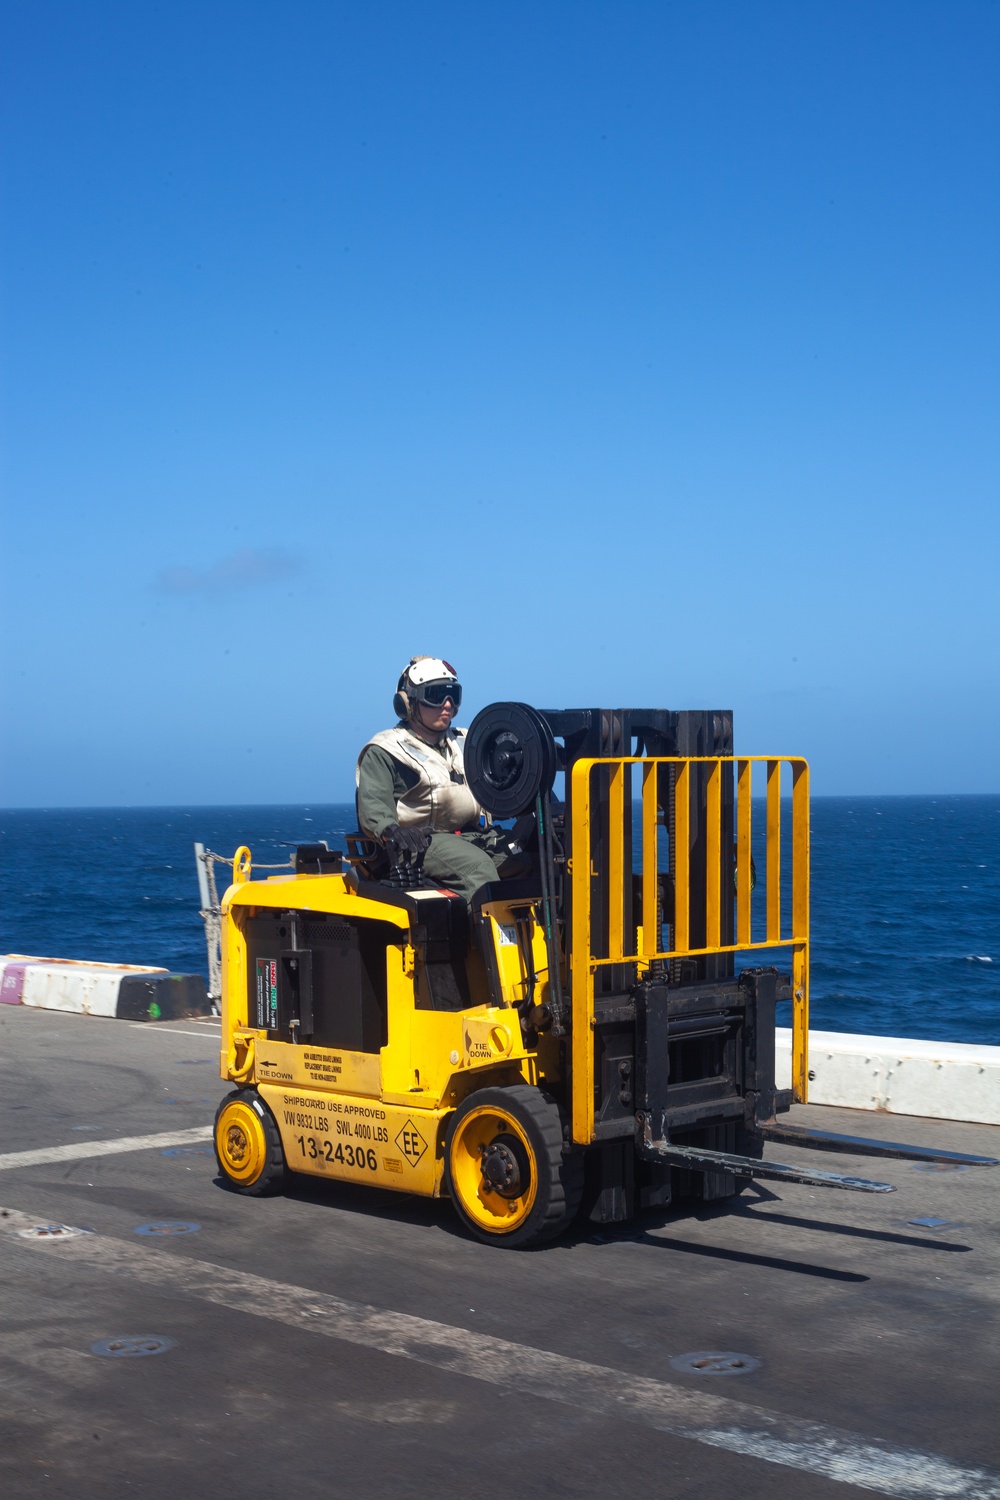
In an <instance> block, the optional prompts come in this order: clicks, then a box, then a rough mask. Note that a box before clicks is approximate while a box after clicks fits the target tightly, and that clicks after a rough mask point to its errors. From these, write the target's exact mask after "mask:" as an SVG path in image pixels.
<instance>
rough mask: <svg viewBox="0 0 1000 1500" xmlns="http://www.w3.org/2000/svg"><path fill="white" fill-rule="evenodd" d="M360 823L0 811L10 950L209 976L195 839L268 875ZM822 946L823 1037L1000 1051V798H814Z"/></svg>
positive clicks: (1, 925) (293, 816) (317, 813)
mask: <svg viewBox="0 0 1000 1500" xmlns="http://www.w3.org/2000/svg"><path fill="white" fill-rule="evenodd" d="M354 826H355V822H354V808H353V805H347V804H339V803H334V804H329V805H326V806H315V807H302V806H289V807H259V806H258V807H174V808H110V809H100V808H85V809H80V810H71V809H65V808H63V809H58V810H53V811H44V810H30V811H29V810H17V811H7V812H3V813H0V952H4V953H6V952H18V953H32V954H39V955H44V956H49V957H59V958H87V959H99V960H103V961H108V962H119V963H142V964H162V965H164V966H166V967H168V968H171V969H174V970H182V971H186V972H200V973H206V972H207V966H206V958H205V945H204V936H203V928H202V923H201V919H200V918H199V916H198V905H199V901H198V884H197V876H196V870H195V862H194V856H193V851H192V844H193V843H194V842H195V841H196V840H199V841H200V842H202V843H204V844H206V845H207V846H208V847H209V848H211V849H213V850H215V851H217V852H218V853H220V854H227V855H230V854H232V852H233V851H234V849H236V847H237V846H238V845H240V844H248V845H249V846H250V848H251V849H252V850H253V854H254V860H255V863H256V864H257V865H258V867H259V866H260V865H261V864H278V863H281V862H283V861H287V860H288V858H289V855H290V853H291V848H292V846H293V845H294V844H296V843H306V842H312V841H314V840H317V839H326V840H327V841H328V842H329V844H330V846H331V847H332V848H337V847H339V848H343V847H344V833H345V831H350V830H351V829H352V828H353V827H354ZM219 879H220V889H221V888H224V887H225V884H226V880H227V877H226V872H225V867H224V866H220V867H219ZM812 939H813V949H812V1005H811V1024H812V1025H813V1027H815V1028H817V1029H820V1030H828V1031H850V1032H861V1033H872V1034H875V1035H881V1036H902V1037H925V1038H928V1039H931V1040H942V1041H958V1042H980V1043H983V1042H985V1043H990V1044H992V1045H1000V796H965V797H819V798H815V799H814V800H813V804H812ZM779 961H780V960H779ZM781 1019H787V1018H782V1017H779V1020H781Z"/></svg>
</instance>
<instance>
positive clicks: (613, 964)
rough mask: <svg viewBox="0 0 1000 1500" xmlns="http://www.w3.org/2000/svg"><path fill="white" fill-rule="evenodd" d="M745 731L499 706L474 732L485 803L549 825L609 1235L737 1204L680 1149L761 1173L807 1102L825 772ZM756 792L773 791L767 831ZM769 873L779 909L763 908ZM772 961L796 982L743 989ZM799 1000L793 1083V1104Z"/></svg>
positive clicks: (472, 773) (714, 1175)
mask: <svg viewBox="0 0 1000 1500" xmlns="http://www.w3.org/2000/svg"><path fill="white" fill-rule="evenodd" d="M732 723H733V720H732V714H731V713H729V712H727V711H723V710H716V711H712V710H693V711H678V712H672V711H669V710H665V709H635V708H632V709H596V708H593V709H561V710H546V709H543V710H532V709H530V708H528V706H527V705H524V704H495V705H492V706H491V707H490V708H488V709H484V710H483V712H482V714H480V715H479V716H478V717H477V718H476V720H475V721H474V722H473V724H472V726H471V727H470V730H469V735H468V740H467V747H466V767H467V772H468V776H469V783H470V787H471V788H472V790H473V792H474V794H475V795H476V797H477V798H478V800H479V801H480V802H481V803H482V804H483V805H484V806H485V807H486V808H487V810H488V811H490V812H492V813H494V814H495V815H497V816H503V815H504V814H505V813H506V814H510V813H520V814H524V813H526V812H529V811H530V812H532V813H533V815H534V820H535V823H536V824H537V827H538V831H539V836H538V859H539V864H540V886H541V891H542V898H543V908H544V906H545V904H546V901H548V903H549V905H550V907H551V914H552V915H551V925H552V928H553V941H552V944H551V947H552V949H553V952H552V962H551V964H550V974H551V975H552V976H553V979H552V982H551V983H550V987H549V1006H550V1008H551V1011H552V1031H553V1032H554V1033H555V1034H556V1035H563V1036H565V1038H566V1046H567V1049H568V1059H567V1061H568V1066H567V1068H566V1072H565V1077H566V1081H567V1084H568V1089H567V1097H566V1099H565V1101H564V1102H565V1105H566V1107H567V1110H568V1113H569V1119H570V1131H571V1139H572V1141H573V1143H574V1144H575V1145H576V1146H579V1147H589V1148H591V1150H590V1152H589V1153H588V1156H589V1157H590V1158H591V1161H590V1172H589V1175H590V1178H591V1179H592V1182H593V1183H594V1184H595V1186H594V1187H593V1189H592V1196H593V1197H594V1198H595V1200H596V1201H595V1203H594V1207H593V1209H592V1217H595V1218H599V1219H601V1220H606V1219H619V1218H625V1217H629V1216H630V1215H631V1213H632V1212H633V1211H634V1209H635V1208H636V1207H640V1206H653V1205H655V1204H662V1203H666V1202H668V1201H669V1200H670V1197H671V1196H673V1195H676V1194H677V1193H678V1192H694V1193H696V1194H697V1193H700V1195H701V1196H703V1197H706V1198H717V1197H726V1196H730V1195H731V1194H732V1193H734V1192H735V1191H736V1187H737V1184H736V1180H735V1176H734V1174H733V1172H731V1171H726V1170H709V1171H705V1170H696V1169H697V1168H703V1167H704V1163H703V1162H695V1161H694V1160H691V1161H690V1162H686V1159H684V1158H681V1157H680V1156H677V1155H676V1152H677V1150H678V1149H679V1150H681V1151H684V1150H687V1151H695V1150H699V1149H700V1150H701V1151H702V1152H704V1151H705V1150H706V1149H707V1150H708V1152H709V1158H708V1160H709V1162H710V1163H711V1164H712V1165H715V1163H714V1157H713V1153H718V1154H719V1155H727V1156H730V1157H731V1158H734V1159H735V1157H736V1156H737V1155H740V1154H744V1155H749V1156H750V1157H752V1158H754V1157H759V1156H760V1155H761V1154H762V1142H763V1137H762V1135H761V1134H760V1128H761V1126H762V1125H763V1124H764V1123H765V1122H769V1121H773V1120H774V1118H775V1114H776V1113H777V1112H781V1111H784V1110H787V1109H788V1108H789V1107H790V1105H791V1103H792V1101H793V1099H795V1100H797V1101H800V1102H805V1101H806V1099H807V1097H808V975H809V806H808V799H809V772H808V767H807V765H806V763H805V761H804V760H802V759H800V758H798V757H787V756H785V757H780V756H772V757H766V756H756V757H750V756H739V757H737V756H735V755H734V754H733V729H732ZM786 767H787V770H786V769H785V768H786ZM559 772H562V773H563V778H564V782H563V799H562V801H559V800H557V798H556V797H555V795H554V790H553V786H554V782H555V779H556V777H557V775H558V773H559ZM783 774H784V777H785V778H786V780H787V783H788V789H789V791H790V794H791V805H790V808H788V807H786V808H784V809H783V806H782V795H781V793H782V777H783ZM755 782H756V785H757V787H759V788H760V789H762V790H763V789H765V788H766V794H765V798H764V804H763V816H761V809H760V807H759V806H758V808H757V810H756V811H757V818H756V820H755V816H754V813H755V809H754V805H753V792H754V790H755ZM783 811H784V812H785V821H786V822H789V823H790V828H788V829H783V818H782V814H783ZM755 821H756V822H759V823H760V824H761V825H762V826H761V827H760V828H759V829H757V828H756V827H755ZM789 833H790V838H789V837H788V836H787V835H788V834H789ZM783 834H784V835H785V836H784V838H783ZM783 843H784V844H786V845H787V846H788V847H787V850H786V851H784V852H785V863H786V871H785V879H784V880H783V879H782V853H783V848H782V846H783ZM789 855H790V868H787V866H788V865H789ZM758 863H760V864H761V866H762V875H763V887H762V893H761V894H762V896H763V902H761V898H760V897H758V899H757V901H756V902H753V903H752V902H751V892H752V890H753V888H754V885H755V883H756V874H757V864H758ZM758 905H760V906H761V910H760V911H759V912H758V911H757V910H756V909H755V908H756V907H757V906H758ZM546 925H548V919H546ZM754 950H758V951H760V952H762V953H765V954H766V956H767V957H768V958H770V959H773V958H774V957H777V956H780V953H781V951H783V950H784V951H785V952H786V953H787V962H788V972H787V973H781V972H779V971H778V970H777V969H776V968H774V967H770V966H768V967H764V968H752V967H748V966H747V967H743V968H742V971H741V972H740V973H739V974H738V973H737V970H736V961H737V955H740V957H741V958H742V959H743V961H744V964H746V959H747V957H749V958H750V961H751V963H752V959H753V954H754ZM557 975H560V976H564V977H565V985H566V993H565V994H561V993H560V992H559V991H560V981H559V979H557V978H556V977H555V976H557ZM783 999H785V1000H790V1001H791V1002H792V1023H793V1083H792V1088H791V1089H790V1090H781V1091H779V1090H777V1089H776V1087H775V1078H774V1066H775V1062H774V1027H775V1007H776V1004H777V1002H778V1001H779V1000H783ZM647 1137H648V1140H647ZM651 1142H657V1143H659V1147H660V1149H659V1150H657V1149H656V1148H655V1147H652V1146H651V1145H650V1143H651ZM667 1144H669V1145H670V1146H671V1147H672V1148H675V1159H674V1160H672V1161H668V1160H667V1159H666V1158H665V1157H664V1155H663V1149H662V1148H663V1147H664V1146H665V1145H667ZM671 1170H672V1173H673V1175H671Z"/></svg>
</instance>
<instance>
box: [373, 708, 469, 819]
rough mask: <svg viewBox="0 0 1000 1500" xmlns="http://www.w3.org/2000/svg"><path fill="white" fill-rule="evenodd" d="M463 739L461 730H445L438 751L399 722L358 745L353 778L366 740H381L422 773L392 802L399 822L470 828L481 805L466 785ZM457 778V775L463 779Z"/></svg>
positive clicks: (393, 752) (418, 773) (379, 743)
mask: <svg viewBox="0 0 1000 1500" xmlns="http://www.w3.org/2000/svg"><path fill="white" fill-rule="evenodd" d="M464 738H465V730H464V729H449V730H448V732H447V733H446V735H445V736H444V739H443V740H442V741H441V750H436V749H435V748H434V747H433V746H431V745H428V744H425V742H424V741H423V740H421V739H418V738H417V736H416V735H415V734H411V733H410V731H409V729H407V728H406V727H405V726H404V725H402V724H397V725H396V728H395V729H383V730H382V731H381V732H380V733H379V734H373V735H372V737H371V739H370V740H369V741H368V742H367V744H366V745H365V746H364V748H363V749H362V751H361V755H359V756H358V764H357V768H356V770H355V773H354V779H355V781H356V782H359V781H360V780H361V760H362V757H363V756H364V753H365V750H367V749H368V746H369V745H379V746H380V747H381V748H382V749H383V750H388V752H389V754H390V755H391V756H392V757H393V759H394V760H398V761H399V762H400V764H401V765H404V766H408V767H409V769H410V770H411V771H416V773H417V775H418V776H419V777H420V780H419V781H418V782H417V784H416V786H413V787H411V788H410V790H409V791H408V792H407V793H406V794H405V796H403V797H400V798H399V799H398V801H397V802H396V816H397V818H398V820H399V824H400V827H402V828H412V827H421V826H422V827H424V828H427V827H430V828H431V829H433V830H434V832H435V833H454V832H455V831H456V829H459V828H470V827H471V826H472V825H474V824H475V823H477V822H478V821H479V818H480V816H481V814H482V808H481V807H480V806H479V803H478V802H477V801H476V799H475V797H473V795H472V793H471V792H470V791H469V788H468V787H467V786H466V784H465V762H464V760H463V758H462V740H463V739H464ZM442 750H443V752H444V753H443V754H442V753H441V752H442ZM453 772H454V776H453V774H452V773H453ZM455 777H461V781H458V780H456V779H455ZM487 821H489V820H488V819H487Z"/></svg>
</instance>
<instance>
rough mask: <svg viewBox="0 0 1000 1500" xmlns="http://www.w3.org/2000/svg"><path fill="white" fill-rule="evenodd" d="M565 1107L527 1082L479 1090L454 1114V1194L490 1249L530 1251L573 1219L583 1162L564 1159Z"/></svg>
mask: <svg viewBox="0 0 1000 1500" xmlns="http://www.w3.org/2000/svg"><path fill="white" fill-rule="evenodd" d="M562 1145H563V1132H562V1120H561V1118H560V1115H559V1108H558V1105H557V1104H556V1103H555V1101H554V1100H553V1099H550V1098H549V1097H548V1096H547V1095H545V1094H543V1093H542V1092H541V1091H540V1090H539V1089H536V1088H532V1087H530V1085H528V1084H513V1085H512V1086H511V1087H509V1088H492V1089H479V1090H478V1091H477V1092H476V1093H474V1094H469V1096H468V1097H467V1098H466V1099H463V1101H462V1103H461V1104H460V1105H459V1106H458V1108H457V1109H456V1111H455V1113H454V1114H453V1115H452V1117H451V1122H450V1124H449V1127H448V1135H447V1138H446V1141H445V1173H446V1181H447V1186H448V1192H449V1194H450V1195H451V1199H452V1202H453V1203H454V1205H455V1209H456V1212H457V1213H458V1216H459V1218H460V1219H461V1220H462V1222H463V1224H465V1226H466V1227H467V1228H468V1229H470V1230H471V1231H472V1233H473V1234H474V1235H475V1236H476V1238H477V1239H479V1240H482V1241H483V1242H484V1243H485V1244H492V1245H497V1244H499V1245H504V1246H506V1247H508V1248H510V1249H518V1250H523V1249H526V1248H527V1247H528V1246H529V1245H535V1244H538V1243H539V1242H540V1241H542V1240H547V1239H551V1238H552V1237H553V1236H554V1235H557V1234H558V1233H559V1232H560V1230H562V1229H564V1228H565V1226H566V1225H567V1224H568V1223H569V1221H570V1220H571V1219H572V1217H573V1215H574V1214H575V1213H576V1210H577V1208H578V1207H579V1204H580V1198H581V1195H582V1192H583V1158H582V1156H580V1155H579V1154H576V1153H574V1154H569V1155H564V1154H563V1149H562Z"/></svg>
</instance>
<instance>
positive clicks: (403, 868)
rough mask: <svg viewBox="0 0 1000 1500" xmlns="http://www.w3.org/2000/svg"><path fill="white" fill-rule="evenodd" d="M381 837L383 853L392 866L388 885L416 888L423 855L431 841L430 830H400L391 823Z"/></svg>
mask: <svg viewBox="0 0 1000 1500" xmlns="http://www.w3.org/2000/svg"><path fill="white" fill-rule="evenodd" d="M383 837H384V838H385V852H386V853H387V854H388V856H389V863H390V865H391V866H392V871H391V874H390V876H389V883H390V884H391V885H398V886H402V887H403V888H404V889H409V888H412V887H415V886H418V885H419V884H420V879H421V867H422V865H423V862H424V855H425V854H426V853H427V846H428V844H429V843H430V841H431V835H430V829H428V828H400V826H399V824H398V823H393V824H392V825H391V827H389V828H387V829H386V831H385V834H384V835H383Z"/></svg>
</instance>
